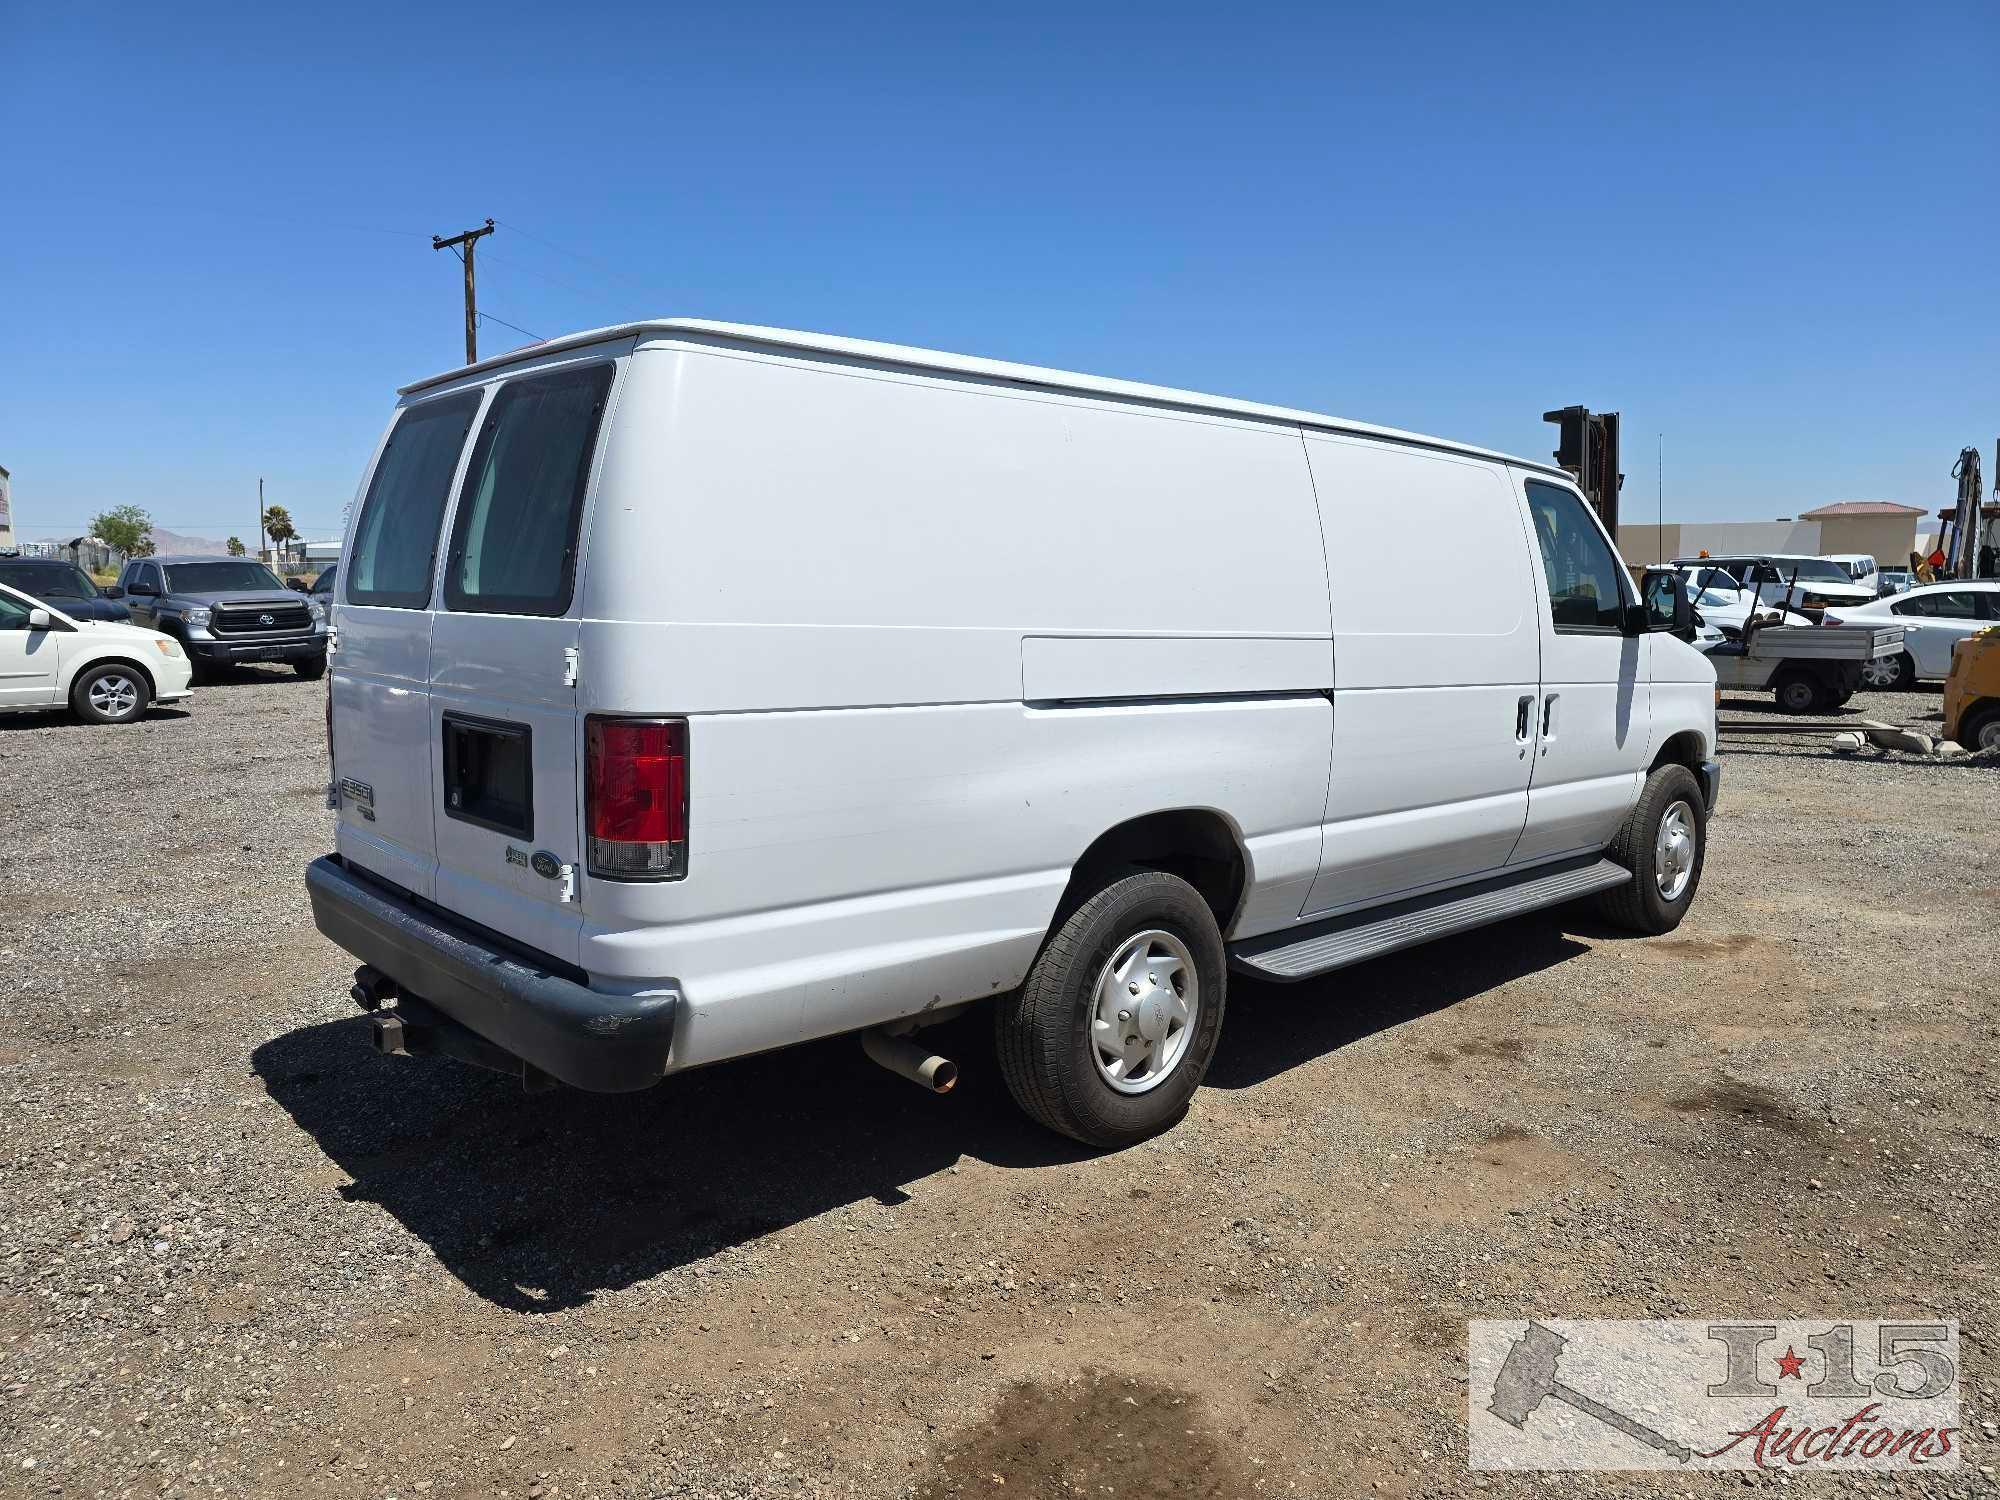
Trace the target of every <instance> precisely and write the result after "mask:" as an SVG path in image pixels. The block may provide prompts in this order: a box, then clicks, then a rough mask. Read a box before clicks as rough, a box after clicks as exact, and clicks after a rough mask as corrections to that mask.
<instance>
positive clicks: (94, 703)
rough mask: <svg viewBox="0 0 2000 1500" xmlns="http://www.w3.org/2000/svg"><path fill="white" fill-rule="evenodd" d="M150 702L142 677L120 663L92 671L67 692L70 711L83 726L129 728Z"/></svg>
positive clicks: (149, 689)
mask: <svg viewBox="0 0 2000 1500" xmlns="http://www.w3.org/2000/svg"><path fill="white" fill-rule="evenodd" d="M152 701H153V690H152V688H151V686H150V685H149V684H148V683H147V681H146V677H145V674H144V673H142V672H141V671H140V670H139V669H138V668H137V667H128V666H126V665H125V664H124V663H123V662H106V663H105V664H104V665H103V666H101V667H92V668H91V669H90V670H89V671H87V672H85V673H84V674H83V675H82V676H81V677H79V678H77V680H76V681H75V682H74V683H73V684H71V686H70V690H69V706H70V709H71V711H72V712H73V713H75V715H76V716H77V717H78V718H79V719H81V720H83V722H84V723H86V724H130V723H131V722H132V721H133V720H134V719H136V718H138V717H139V716H140V715H141V714H143V713H145V711H146V705H147V704H148V703H150V702H152Z"/></svg>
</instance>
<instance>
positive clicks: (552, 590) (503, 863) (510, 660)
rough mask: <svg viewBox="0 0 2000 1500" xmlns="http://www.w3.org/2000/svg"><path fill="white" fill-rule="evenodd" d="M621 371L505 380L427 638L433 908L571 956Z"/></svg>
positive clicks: (454, 525) (592, 364)
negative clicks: (587, 699)
mask: <svg viewBox="0 0 2000 1500" xmlns="http://www.w3.org/2000/svg"><path fill="white" fill-rule="evenodd" d="M614 369H615V366H614V365H613V364H612V362H611V361H610V360H607V359H595V360H590V361H586V362H582V363H577V364H571V365H566V366H562V367H559V368H556V369H553V370H550V369H543V370H537V371H533V372H529V373H525V374H522V375H518V376H515V377H513V378H511V379H508V380H504V381H502V382H501V383H500V384H499V385H498V386H497V387H496V388H495V389H494V392H493V395H492V398H491V400H490V401H489V402H488V403H487V407H486V411H485V415H484V417H483V418H482V419H481V421H480V425H479V431H478V434H477V436H476V437H475V439H474V440H473V445H472V452H471V455H470V457H469V458H468V459H467V462H466V466H465V476H464V478H463V480H462V481H461V482H460V486H459V498H458V504H457V506H456V507H455V509H454V511H453V515H452V521H451V536H450V541H449V543H448V545H447V546H446V549H445V564H444V577H443V586H442V592H441V595H440V605H441V607H440V609H439V610H438V612H437V615H436V619H435V622H434V624H433V627H432V631H431V643H430V695H429V715H430V733H429V740H430V768H431V776H432V778H433V781H434V784H435V786H436V795H435V797H434V799H433V805H432V809H431V815H432V825H433V827H434V829H435V837H436V847H437V858H438V866H437V882H436V894H435V897H434V899H435V900H436V901H437V903H438V904H439V905H440V906H442V907H445V908H446V909H447V910H450V911H453V912H457V913H458V914H460V915H462V916H464V917H467V918H469V919H471V920H472V921H474V922H476V923H478V924H480V925H481V926H483V927H487V928H491V929H492V930H493V931H495V932H498V933H502V934H504V935H506V936H507V937H510V938H513V939H514V940H515V941H517V942H519V943H521V944H523V945H525V946H527V947H529V948H532V949H535V950H537V951H539V952H542V953H546V954H549V955H551V956H552V957H555V958H559V959H563V960H565V961H567V962H572V963H573V962H575V960H576V957H577V950H578V941H579V934H580V931H581V928H582V905H581V900H580V898H581V894H582V892H581V881H582V874H581V871H582V867H583V856H582V842H581V836H580V828H581V817H582V812H581V803H582V795H581V789H580V780H579V776H578V762H579V755H580V742H581V737H582V736H581V729H580V726H579V724H578V722H577V690H576V681H577V672H578V664H577V647H578V634H579V629H578V622H577V613H576V610H577V606H576V600H577V598H578V594H579V590H578V588H577V575H578V571H579V559H578V546H579V541H578V539H579V537H580V536H581V535H582V534H583V513H584V501H585V497H586V495H587V494H588V491H589V486H590V478H591V470H592V462H593V457H594V455H595V453H596V450H597V437H598V433H599V431H600V429H601V427H602V424H603V418H604V412H605V408H606V405H607V404H608V401H609V398H610V393H611V383H612V375H613V372H614Z"/></svg>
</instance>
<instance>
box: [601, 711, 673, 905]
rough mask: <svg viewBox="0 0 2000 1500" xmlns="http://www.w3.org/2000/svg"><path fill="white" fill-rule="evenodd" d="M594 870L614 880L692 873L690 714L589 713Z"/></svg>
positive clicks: (667, 878)
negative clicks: (689, 835)
mask: <svg viewBox="0 0 2000 1500" xmlns="http://www.w3.org/2000/svg"><path fill="white" fill-rule="evenodd" d="M583 774H584V812H585V816H586V818H588V820H589V824H590V873H591V874H593V875H604V876H608V877H610V878H611V879H613V880H675V879H678V878H679V877H680V876H682V875H685V874H687V816H688V760H687V721H686V720H685V719H607V718H600V717H598V716H597V715H595V714H593V715H592V716H591V717H590V718H588V719H586V720H585V721H584V772H583Z"/></svg>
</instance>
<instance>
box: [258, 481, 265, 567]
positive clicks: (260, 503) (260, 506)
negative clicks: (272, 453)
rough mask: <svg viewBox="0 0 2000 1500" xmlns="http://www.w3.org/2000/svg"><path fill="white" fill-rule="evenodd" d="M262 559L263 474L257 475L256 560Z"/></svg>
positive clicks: (260, 560)
mask: <svg viewBox="0 0 2000 1500" xmlns="http://www.w3.org/2000/svg"><path fill="white" fill-rule="evenodd" d="M263 560H264V476H263V475H261V474H259V475H258V476H257V561H258V562H262V561H263Z"/></svg>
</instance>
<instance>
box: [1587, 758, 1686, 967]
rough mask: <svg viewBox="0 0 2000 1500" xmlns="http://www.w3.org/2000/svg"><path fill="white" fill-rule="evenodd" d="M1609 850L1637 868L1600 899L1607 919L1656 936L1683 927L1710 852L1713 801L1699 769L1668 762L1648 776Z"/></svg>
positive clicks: (1599, 906)
mask: <svg viewBox="0 0 2000 1500" xmlns="http://www.w3.org/2000/svg"><path fill="white" fill-rule="evenodd" d="M1605 853H1606V854H1607V855H1609V856H1610V857H1611V859H1612V860H1614V861H1615V862H1617V863H1618V864H1621V865H1623V866H1624V867H1625V868H1626V869H1628V870H1630V871H1631V872H1632V879H1631V880H1630V881H1629V882H1627V883H1626V884H1624V885H1621V886H1616V887H1614V888H1613V889H1611V890H1608V891H1604V892H1602V893H1601V894H1600V895H1599V896H1598V897H1597V909H1598V912H1599V913H1600V914H1601V915H1602V916H1603V918H1604V920H1605V921H1607V922H1610V923H1611V924H1612V925H1613V926H1615V927H1623V928H1626V929H1627V930H1629V931H1632V932H1643V933H1645V934H1647V935H1648V936H1651V937H1657V936H1658V935H1659V934H1660V933H1663V932H1672V931H1673V930H1674V929H1675V928H1676V927H1678V926H1680V925H1681V918H1682V917H1684V916H1686V915H1687V909H1688V907H1689V905H1690V904H1692V902H1693V901H1694V893H1695V889H1696V888H1697V887H1698V886H1699V885H1700V884H1701V868H1702V864H1703V862H1704V861H1705V860H1706V858H1707V856H1708V805H1707V803H1706V802H1704V801H1703V800H1702V795H1701V783H1700V782H1698V781H1696V780H1695V777H1694V772H1692V771H1690V770H1689V769H1688V768H1687V767H1686V766H1681V765H1666V766H1661V767H1660V768H1659V769H1658V770H1656V771H1655V772H1653V774H1652V775H1650V776H1648V777H1647V778H1646V785H1645V787H1644V789H1643V790H1641V791H1640V793H1639V800H1638V802H1637V803H1635V804H1634V805H1633V808H1632V811H1631V812H1630V813H1628V814H1627V815H1626V817H1625V822H1624V824H1623V825H1622V826H1621V827H1620V828H1619V830H1618V837H1617V838H1615V839H1613V840H1612V842H1611V847H1610V848H1609V849H1607V850H1606V851H1605Z"/></svg>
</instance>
